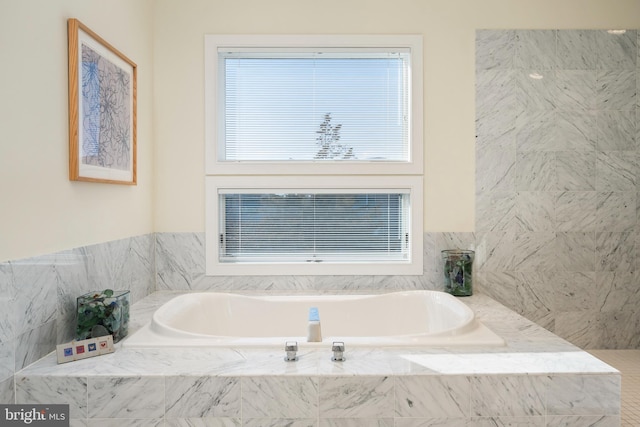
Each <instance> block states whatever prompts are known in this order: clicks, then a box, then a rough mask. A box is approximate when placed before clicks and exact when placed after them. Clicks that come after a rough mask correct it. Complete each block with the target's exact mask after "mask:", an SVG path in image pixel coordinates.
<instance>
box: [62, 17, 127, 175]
mask: <svg viewBox="0 0 640 427" xmlns="http://www.w3.org/2000/svg"><path fill="white" fill-rule="evenodd" d="M67 24H68V31H69V179H70V180H72V181H91V182H106V183H114V184H128V185H135V184H136V178H137V177H136V74H137V66H136V64H135V63H133V62H132V61H131V60H130V59H128V58H127V57H126V56H124V55H123V54H122V53H120V52H119V51H118V50H116V49H115V48H114V47H113V46H111V45H110V44H109V43H107V42H106V41H105V40H103V39H102V38H101V37H100V36H98V35H97V34H96V33H94V32H93V31H91V30H90V29H89V28H87V27H86V26H85V25H83V24H82V23H81V22H80V21H78V20H77V19H69V20H68V23H67Z"/></svg>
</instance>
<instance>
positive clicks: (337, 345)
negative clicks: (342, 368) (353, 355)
mask: <svg viewBox="0 0 640 427" xmlns="http://www.w3.org/2000/svg"><path fill="white" fill-rule="evenodd" d="M331 351H333V357H331V360H332V361H334V362H344V361H345V359H346V358H345V357H344V342H342V341H334V342H333V345H332V346H331Z"/></svg>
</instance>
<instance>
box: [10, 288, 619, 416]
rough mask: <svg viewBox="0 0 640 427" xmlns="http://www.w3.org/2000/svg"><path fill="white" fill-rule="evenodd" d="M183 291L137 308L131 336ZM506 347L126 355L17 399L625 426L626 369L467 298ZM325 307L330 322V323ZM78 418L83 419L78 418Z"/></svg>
mask: <svg viewBox="0 0 640 427" xmlns="http://www.w3.org/2000/svg"><path fill="white" fill-rule="evenodd" d="M177 295H180V293H175V292H157V293H155V294H153V295H150V296H149V297H147V298H145V299H143V300H142V301H140V302H139V303H136V304H134V305H133V306H132V311H131V315H132V316H131V323H130V327H131V329H132V330H135V329H137V328H140V327H141V326H142V325H143V324H145V323H147V322H148V321H149V320H150V318H151V315H152V314H153V312H155V311H156V310H157V308H158V307H160V306H161V305H162V304H164V303H165V302H166V301H168V300H170V299H171V298H173V297H175V296H177ZM463 301H464V303H465V304H467V305H468V306H469V307H470V308H471V309H472V310H473V312H475V314H476V316H477V317H478V319H479V320H480V321H481V322H482V323H483V324H485V325H486V326H487V327H489V328H490V329H491V330H493V331H494V332H496V333H497V334H498V335H500V336H501V337H502V338H504V340H505V342H506V345H505V346H503V347H495V346H494V347H491V346H464V347H432V348H424V347H422V348H420V347H390V348H379V347H357V346H353V347H349V346H347V348H346V357H347V359H346V361H344V362H332V361H331V355H332V354H331V347H330V344H327V345H326V346H324V345H323V346H321V347H308V348H302V349H301V350H300V351H299V352H298V357H299V360H298V361H297V362H285V361H284V360H283V358H284V343H283V346H282V348H259V347H241V348H224V347H201V348H197V349H194V348H180V347H171V348H163V349H158V348H127V347H122V346H121V345H120V344H118V346H117V347H118V348H117V350H116V352H115V353H113V354H110V355H106V356H100V357H96V358H92V359H86V360H81V361H78V362H73V363H67V364H63V365H57V364H56V361H55V356H54V355H49V356H47V357H46V358H44V359H42V360H40V361H38V362H37V363H35V364H33V365H31V366H29V367H27V368H25V369H23V370H22V371H20V372H18V373H17V374H16V396H17V401H18V403H20V402H30V403H37V402H42V403H45V402H46V403H69V404H70V405H71V419H72V420H82V421H84V422H85V423H87V424H91V423H93V422H103V423H109V422H117V423H119V424H123V423H124V424H126V425H142V424H144V425H162V423H163V422H164V423H165V424H166V425H172V426H173V425H224V426H241V425H242V426H276V425H285V424H286V425H295V426H365V425H366V426H403V427H409V426H426V425H447V426H468V425H474V426H475V425H485V423H486V424H487V425H510V424H516V423H517V424H518V425H525V426H559V425H562V426H582V425H592V424H597V425H606V426H617V425H619V422H620V374H619V373H618V371H616V370H615V369H613V368H611V367H610V366H608V365H606V364H605V363H603V362H601V361H599V360H598V359H596V358H594V357H593V356H591V355H589V354H588V353H586V352H584V351H581V350H580V349H579V348H577V347H575V346H573V345H571V344H569V343H568V342H566V341H564V340H562V339H560V338H558V337H557V336H555V335H553V334H551V333H550V332H548V331H546V330H544V329H542V328H540V327H539V326H536V325H535V324H533V323H532V322H530V321H528V320H526V319H524V318H523V317H521V316H519V315H517V314H515V313H513V312H512V311H510V310H508V309H506V308H505V307H503V306H502V305H500V304H498V303H496V302H495V301H493V300H491V299H490V298H488V297H486V296H484V295H474V296H472V297H468V298H464V300H463ZM322 315H323V314H322V311H320V317H321V319H322ZM116 419H117V421H116ZM72 422H73V421H72Z"/></svg>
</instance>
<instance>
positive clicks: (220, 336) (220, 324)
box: [123, 291, 504, 348]
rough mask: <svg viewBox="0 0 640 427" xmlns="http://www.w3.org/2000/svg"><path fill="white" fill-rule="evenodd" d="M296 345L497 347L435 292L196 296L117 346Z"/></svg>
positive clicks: (497, 341)
mask: <svg viewBox="0 0 640 427" xmlns="http://www.w3.org/2000/svg"><path fill="white" fill-rule="evenodd" d="M311 308H316V309H318V310H319V320H320V325H321V330H322V340H321V341H320V342H313V343H311V342H307V337H306V335H307V327H308V324H309V321H308V317H309V310H310V309H311ZM287 341H296V342H297V343H298V345H299V346H300V347H309V346H313V347H323V346H324V347H326V346H327V344H329V345H330V344H331V343H332V342H334V341H340V342H344V343H345V344H346V345H347V347H351V346H369V347H389V346H405V347H406V346H440V347H442V346H464V345H486V346H493V345H498V346H502V345H504V340H503V339H502V338H500V337H499V336H498V335H496V334H495V333H493V332H492V331H491V330H489V329H488V328H487V327H486V326H484V325H483V324H482V323H481V322H479V321H478V319H476V317H475V314H474V312H473V310H471V309H470V308H469V307H468V306H467V305H466V304H464V303H463V302H462V300H461V299H458V298H455V297H453V296H451V295H449V294H446V293H444V292H438V291H404V292H392V293H386V294H377V295H344V294H343V295H296V296H292V295H277V296H247V295H238V294H229V293H214V292H197V293H189V294H184V295H180V296H177V297H175V298H173V299H172V300H170V301H169V302H167V303H166V304H164V305H163V306H162V307H160V308H159V309H158V310H157V311H156V312H155V313H154V314H153V317H152V319H151V322H150V323H149V324H147V325H145V326H144V327H143V328H142V329H141V330H139V331H137V332H136V333H134V334H133V335H132V336H130V337H129V338H127V339H126V340H125V341H124V343H123V346H124V347H134V348H135V347H191V346H198V347H202V346H227V347H245V346H270V347H273V348H282V347H283V346H284V343H285V342H287Z"/></svg>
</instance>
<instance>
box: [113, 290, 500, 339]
mask: <svg viewBox="0 0 640 427" xmlns="http://www.w3.org/2000/svg"><path fill="white" fill-rule="evenodd" d="M407 293H409V294H430V295H433V296H436V297H438V298H445V299H450V301H455V304H458V305H459V306H460V307H462V308H463V310H464V311H465V315H466V317H467V321H466V323H465V324H464V326H463V327H461V328H458V329H457V330H444V331H440V332H437V333H433V334H430V335H425V334H423V333H417V334H404V335H394V336H383V337H364V338H362V337H339V336H335V337H323V338H324V339H323V341H322V342H319V343H310V342H306V337H296V336H286V337H285V336H282V337H280V336H278V337H267V338H260V337H229V336H215V335H203V334H197V333H190V332H185V331H182V330H178V329H176V330H174V331H177V333H176V334H175V335H174V334H172V333H169V334H161V333H158V332H157V330H156V328H154V322H153V319H154V318H155V316H156V313H158V312H160V311H161V309H162V308H163V307H165V306H166V304H167V303H168V302H170V301H172V300H173V299H175V298H194V297H196V298H197V296H198V294H217V295H221V296H226V295H230V296H232V297H249V298H257V299H265V298H266V299H269V300H276V301H277V300H283V299H288V298H294V299H298V298H303V299H304V298H308V299H312V298H322V299H330V298H340V299H345V298H347V299H358V298H363V297H380V296H384V295H389V294H398V295H401V294H407ZM165 327H166V328H168V329H165V330H164V331H163V332H167V331H168V332H173V331H171V329H173V328H171V327H168V326H166V325H163V328H165ZM287 341H296V342H297V343H298V346H299V347H300V348H321V347H323V346H330V345H331V344H332V342H333V341H345V343H347V342H348V345H349V346H355V347H374V348H381V347H383V348H384V347H419V348H443V347H469V346H491V347H496V346H498V347H501V346H505V345H506V342H505V340H504V339H503V338H502V337H500V336H499V335H498V334H496V333H495V332H493V331H492V330H491V329H489V328H488V327H487V326H485V325H484V324H483V323H482V322H481V321H480V320H478V318H477V316H476V315H475V312H474V311H473V310H472V309H471V308H470V307H469V306H468V305H467V304H465V303H464V302H463V298H459V297H454V296H452V295H450V294H448V293H446V292H442V291H434V290H401V291H394V292H378V293H375V292H369V293H354V294H341V293H319V294H295V293H294V294H293V295H292V294H276V295H271V294H267V293H263V294H257V295H247V294H242V293H235V292H216V291H191V292H189V291H187V292H182V293H180V294H178V295H176V296H174V297H173V298H172V299H171V300H169V301H165V303H163V304H162V305H161V306H160V307H158V308H157V309H156V310H155V311H154V313H153V315H152V320H151V321H149V322H147V323H146V324H144V325H143V326H142V327H141V328H140V329H139V330H138V331H136V332H135V333H133V334H130V335H129V336H128V337H127V338H125V339H124V340H123V342H122V345H123V347H129V348H163V347H168V348H174V347H248V348H260V347H263V348H264V347H267V348H274V347H275V348H278V347H284V344H285V342H287Z"/></svg>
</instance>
